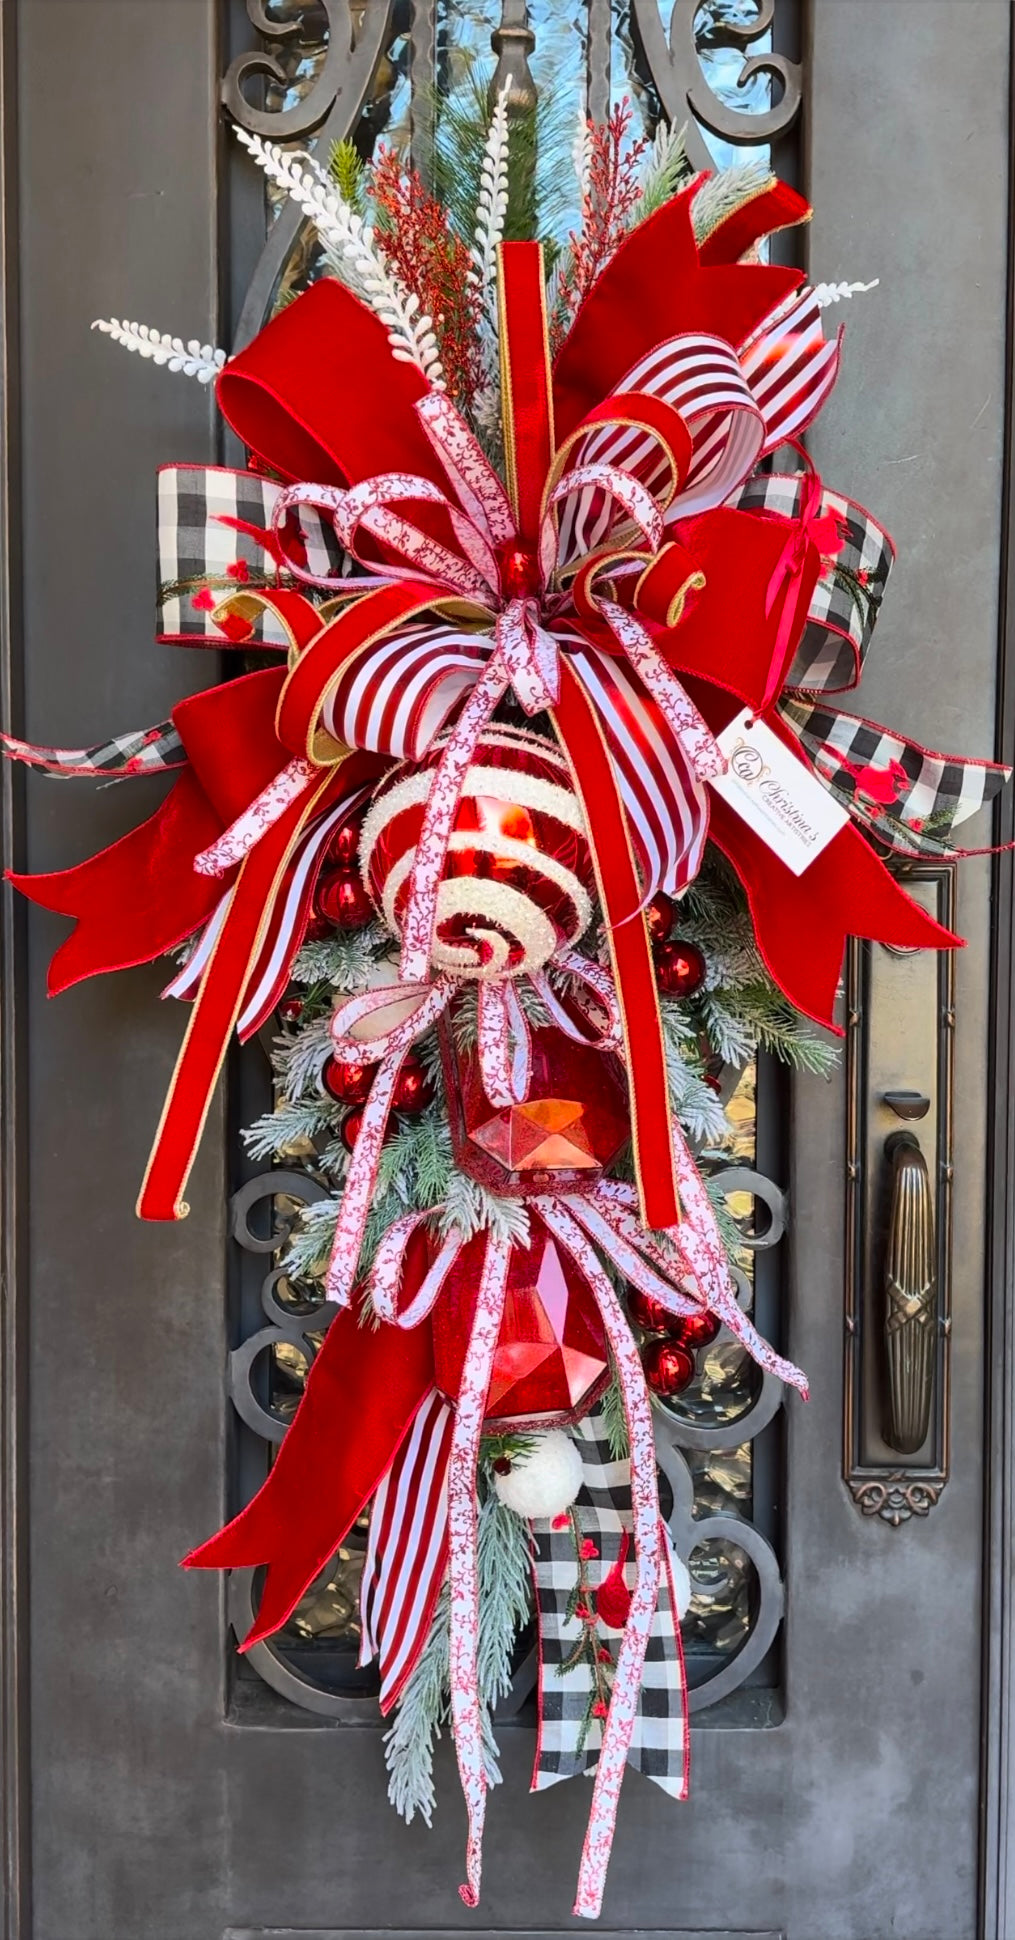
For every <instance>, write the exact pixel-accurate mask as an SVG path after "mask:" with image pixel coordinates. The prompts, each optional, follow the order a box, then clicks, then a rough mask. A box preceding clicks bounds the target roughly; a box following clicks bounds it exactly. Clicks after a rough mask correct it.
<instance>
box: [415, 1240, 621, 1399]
mask: <svg viewBox="0 0 1015 1940" xmlns="http://www.w3.org/2000/svg"><path fill="white" fill-rule="evenodd" d="M486 1245H487V1236H486V1234H485V1233H479V1234H477V1236H476V1238H475V1239H473V1240H470V1241H469V1243H468V1245H467V1246H465V1247H463V1249H462V1251H461V1253H460V1254H459V1256H458V1259H457V1260H456V1262H455V1265H454V1266H453V1268H452V1270H451V1272H450V1274H449V1276H448V1279H447V1281H446V1282H445V1287H444V1292H443V1293H442V1295H441V1298H440V1300H439V1301H438V1302H437V1306H436V1308H435V1309H434V1322H433V1332H434V1371H435V1378H436V1381H437V1386H438V1387H439V1388H440V1390H441V1392H442V1393H443V1394H446V1395H447V1397H448V1400H449V1401H454V1400H455V1399H456V1398H457V1395H458V1390H459V1387H460V1386H461V1379H462V1368H463V1366H464V1363H465V1350H466V1347H467V1345H468V1339H469V1331H470V1328H471V1325H472V1318H473V1314H474V1311H475V1305H476V1290H477V1287H478V1285H479V1280H480V1275H481V1272H482V1266H483V1256H484V1253H485V1250H486ZM608 1377H609V1351H608V1348H607V1345H606V1335H605V1332H604V1330H603V1323H602V1320H601V1318H600V1315H599V1310H598V1308H597V1307H596V1304H595V1301H594V1299H593V1298H592V1294H591V1292H590V1290H589V1287H588V1284H587V1282H586V1280H585V1277H584V1275H583V1274H582V1273H581V1272H580V1271H579V1269H578V1267H577V1266H576V1265H575V1263H574V1261H573V1260H572V1259H571V1257H570V1255H569V1254H568V1253H566V1252H565V1251H564V1250H563V1248H560V1247H558V1246H557V1244H556V1241H555V1240H554V1239H552V1238H551V1236H550V1235H549V1234H548V1233H547V1232H546V1231H545V1229H544V1228H543V1227H542V1226H541V1225H540V1226H537V1224H536V1222H535V1221H533V1239H532V1243H531V1245H530V1246H528V1247H520V1246H516V1247H515V1248H514V1249H513V1251H512V1255H511V1266H510V1269H509V1272H508V1284H507V1295H506V1298H505V1303H504V1318H503V1320H502V1322H501V1330H500V1338H499V1340H498V1342H497V1348H496V1351H495V1353H494V1358H493V1371H492V1374H491V1377H490V1388H489V1393H488V1395H487V1403H486V1407H487V1421H488V1423H491V1424H494V1423H495V1424H497V1425H499V1426H501V1425H503V1426H506V1425H510V1426H512V1427H518V1426H521V1425H526V1426H529V1427H533V1428H553V1427H565V1426H566V1425H567V1424H568V1423H569V1422H573V1421H576V1420H577V1419H578V1417H579V1416H580V1415H581V1414H582V1413H583V1412H584V1411H585V1410H586V1409H587V1408H588V1407H589V1406H590V1405H591V1403H592V1401H593V1400H594V1398H595V1396H596V1395H597V1394H598V1393H599V1392H600V1390H601V1389H602V1388H603V1386H604V1385H605V1383H606V1381H607V1379H608Z"/></svg>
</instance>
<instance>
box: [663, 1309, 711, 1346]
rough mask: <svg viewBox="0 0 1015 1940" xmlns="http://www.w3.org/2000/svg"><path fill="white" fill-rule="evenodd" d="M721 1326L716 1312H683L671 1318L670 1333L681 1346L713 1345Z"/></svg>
mask: <svg viewBox="0 0 1015 1940" xmlns="http://www.w3.org/2000/svg"><path fill="white" fill-rule="evenodd" d="M721 1326H722V1322H721V1321H719V1320H717V1319H716V1317H715V1315H714V1314H709V1313H700V1314H682V1315H681V1317H680V1319H679V1320H677V1319H676V1318H674V1319H672V1320H671V1322H670V1333H671V1335H672V1337H673V1339H674V1340H675V1341H678V1342H679V1343H680V1346H681V1347H688V1348H695V1347H711V1345H712V1342H713V1341H714V1339H715V1337H716V1335H717V1334H718V1332H719V1329H720V1327H721Z"/></svg>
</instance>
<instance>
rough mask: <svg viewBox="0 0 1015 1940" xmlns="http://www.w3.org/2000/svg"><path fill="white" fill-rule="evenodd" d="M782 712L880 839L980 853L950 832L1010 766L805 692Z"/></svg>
mask: <svg viewBox="0 0 1015 1940" xmlns="http://www.w3.org/2000/svg"><path fill="white" fill-rule="evenodd" d="M779 712H780V714H781V716H782V719H783V720H784V721H785V723H786V725H787V727H789V728H791V729H792V732H793V733H794V734H795V735H796V737H797V739H798V741H799V742H800V745H801V747H802V748H803V750H804V752H805V754H806V755H807V758H808V760H809V761H810V763H811V765H812V766H813V768H814V771H815V774H816V775H817V776H818V779H819V780H820V781H822V782H824V784H825V787H826V788H827V789H828V792H829V794H830V795H834V796H835V798H836V800H837V801H839V802H841V804H842V806H843V808H845V809H848V811H849V813H850V815H851V816H852V817H853V820H854V821H857V822H862V823H863V824H864V825H865V826H866V827H867V828H868V829H869V830H870V832H871V834H872V835H875V836H876V837H877V839H878V841H880V842H883V843H885V844H886V845H887V846H888V847H889V848H892V849H895V850H897V851H898V852H899V853H900V854H902V855H914V856H919V855H925V856H944V855H977V854H981V853H983V852H982V851H981V850H977V849H960V848H957V847H956V846H955V844H954V843H953V842H952V840H951V837H952V831H953V830H954V829H955V828H956V827H957V826H958V825H959V824H960V823H962V822H965V821H967V820H968V819H969V817H970V816H971V815H975V814H976V811H977V809H979V808H983V807H984V806H985V805H986V804H987V803H989V802H992V801H993V800H994V797H995V796H996V795H997V794H998V793H999V792H1000V790H1001V788H1003V786H1004V783H1005V780H1006V779H1007V775H1008V770H1007V768H1002V767H999V766H998V765H997V764H996V763H995V762H992V761H964V760H960V759H958V758H957V757H956V756H955V755H945V754H937V753H935V752H934V750H933V749H932V748H921V747H920V745H919V743H918V742H916V741H905V740H903V739H902V738H901V737H900V736H899V735H896V734H891V733H890V732H889V730H888V729H887V728H883V727H879V726H878V724H877V722H876V721H865V720H862V719H861V718H860V716H859V715H856V714H842V713H840V712H839V710H838V708H831V707H826V706H824V705H822V703H821V702H820V701H816V700H811V699H810V697H809V696H808V695H806V694H802V695H799V696H797V695H791V694H785V695H784V696H783V698H782V700H781V701H780V703H779Z"/></svg>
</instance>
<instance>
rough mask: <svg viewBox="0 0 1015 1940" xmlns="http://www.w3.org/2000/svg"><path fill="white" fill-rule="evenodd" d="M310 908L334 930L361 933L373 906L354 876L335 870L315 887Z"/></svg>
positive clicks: (348, 871)
mask: <svg viewBox="0 0 1015 1940" xmlns="http://www.w3.org/2000/svg"><path fill="white" fill-rule="evenodd" d="M314 908H315V909H316V911H317V914H318V915H319V916H323V917H324V918H325V919H326V921H327V922H329V923H331V924H333V925H334V927H335V929H337V930H361V929H364V928H365V926H366V924H367V923H369V922H370V921H371V919H372V917H373V913H374V911H373V905H372V903H371V901H370V898H369V896H368V895H367V892H366V890H365V889H364V887H363V884H362V882H361V881H360V879H359V876H358V875H355V874H354V873H353V871H352V870H351V869H339V870H336V871H335V873H334V875H329V876H325V878H324V880H323V882H321V883H319V884H318V887H317V893H316V895H315V897H314Z"/></svg>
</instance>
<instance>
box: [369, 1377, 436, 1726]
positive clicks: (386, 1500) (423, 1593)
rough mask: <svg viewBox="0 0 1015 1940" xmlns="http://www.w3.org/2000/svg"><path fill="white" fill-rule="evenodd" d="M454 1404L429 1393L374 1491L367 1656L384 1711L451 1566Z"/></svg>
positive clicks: (408, 1669)
mask: <svg viewBox="0 0 1015 1940" xmlns="http://www.w3.org/2000/svg"><path fill="white" fill-rule="evenodd" d="M453 1422H454V1413H453V1410H452V1409H451V1408H450V1407H449V1406H448V1403H447V1402H446V1401H445V1400H444V1399H443V1397H442V1396H441V1395H439V1394H438V1393H437V1390H436V1388H435V1389H433V1391H432V1392H431V1394H430V1395H429V1396H428V1397H427V1399H426V1400H425V1401H424V1403H423V1405H422V1407H421V1408H420V1410H419V1413H418V1414H417V1416H416V1418H415V1420H414V1422H413V1424H412V1427H411V1428H410V1430H409V1433H408V1434H407V1435H406V1437H405V1440H404V1441H403V1443H402V1445H401V1447H400V1448H399V1450H398V1453H397V1455H396V1456H395V1459H394V1461H393V1463H392V1465H391V1467H390V1468H389V1470H388V1472H387V1474H386V1476H385V1477H384V1480H383V1481H382V1483H381V1485H380V1488H379V1489H378V1491H377V1494H376V1495H375V1496H374V1501H373V1508H372V1510H371V1513H370V1534H369V1538H368V1543H367V1554H366V1562H365V1564H364V1568H363V1581H362V1586H361V1591H360V1613H361V1616H362V1622H363V1631H362V1643H361V1646H360V1658H359V1661H360V1663H361V1664H369V1663H371V1662H372V1661H373V1659H374V1658H375V1657H376V1658H377V1660H378V1665H379V1669H380V1676H381V1697H380V1703H381V1711H382V1713H383V1715H384V1716H385V1717H386V1716H387V1714H388V1712H389V1711H390V1710H391V1709H392V1706H393V1705H395V1704H397V1702H398V1699H399V1697H400V1696H401V1694H402V1691H403V1690H404V1688H405V1685H406V1683H407V1681H408V1679H409V1677H410V1676H411V1674H412V1671H413V1668H414V1666H415V1664H416V1660H417V1658H418V1657H419V1653H420V1651H421V1650H422V1648H423V1645H424V1643H425V1642H426V1638H427V1633H428V1631H429V1629H430V1625H431V1622H432V1621H433V1614H434V1610H435V1607H436V1604H437V1598H438V1596H439V1595H440V1589H441V1584H442V1583H443V1581H444V1578H445V1576H446V1574H447V1566H448V1456H449V1453H450V1449H451V1430H452V1425H453Z"/></svg>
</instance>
